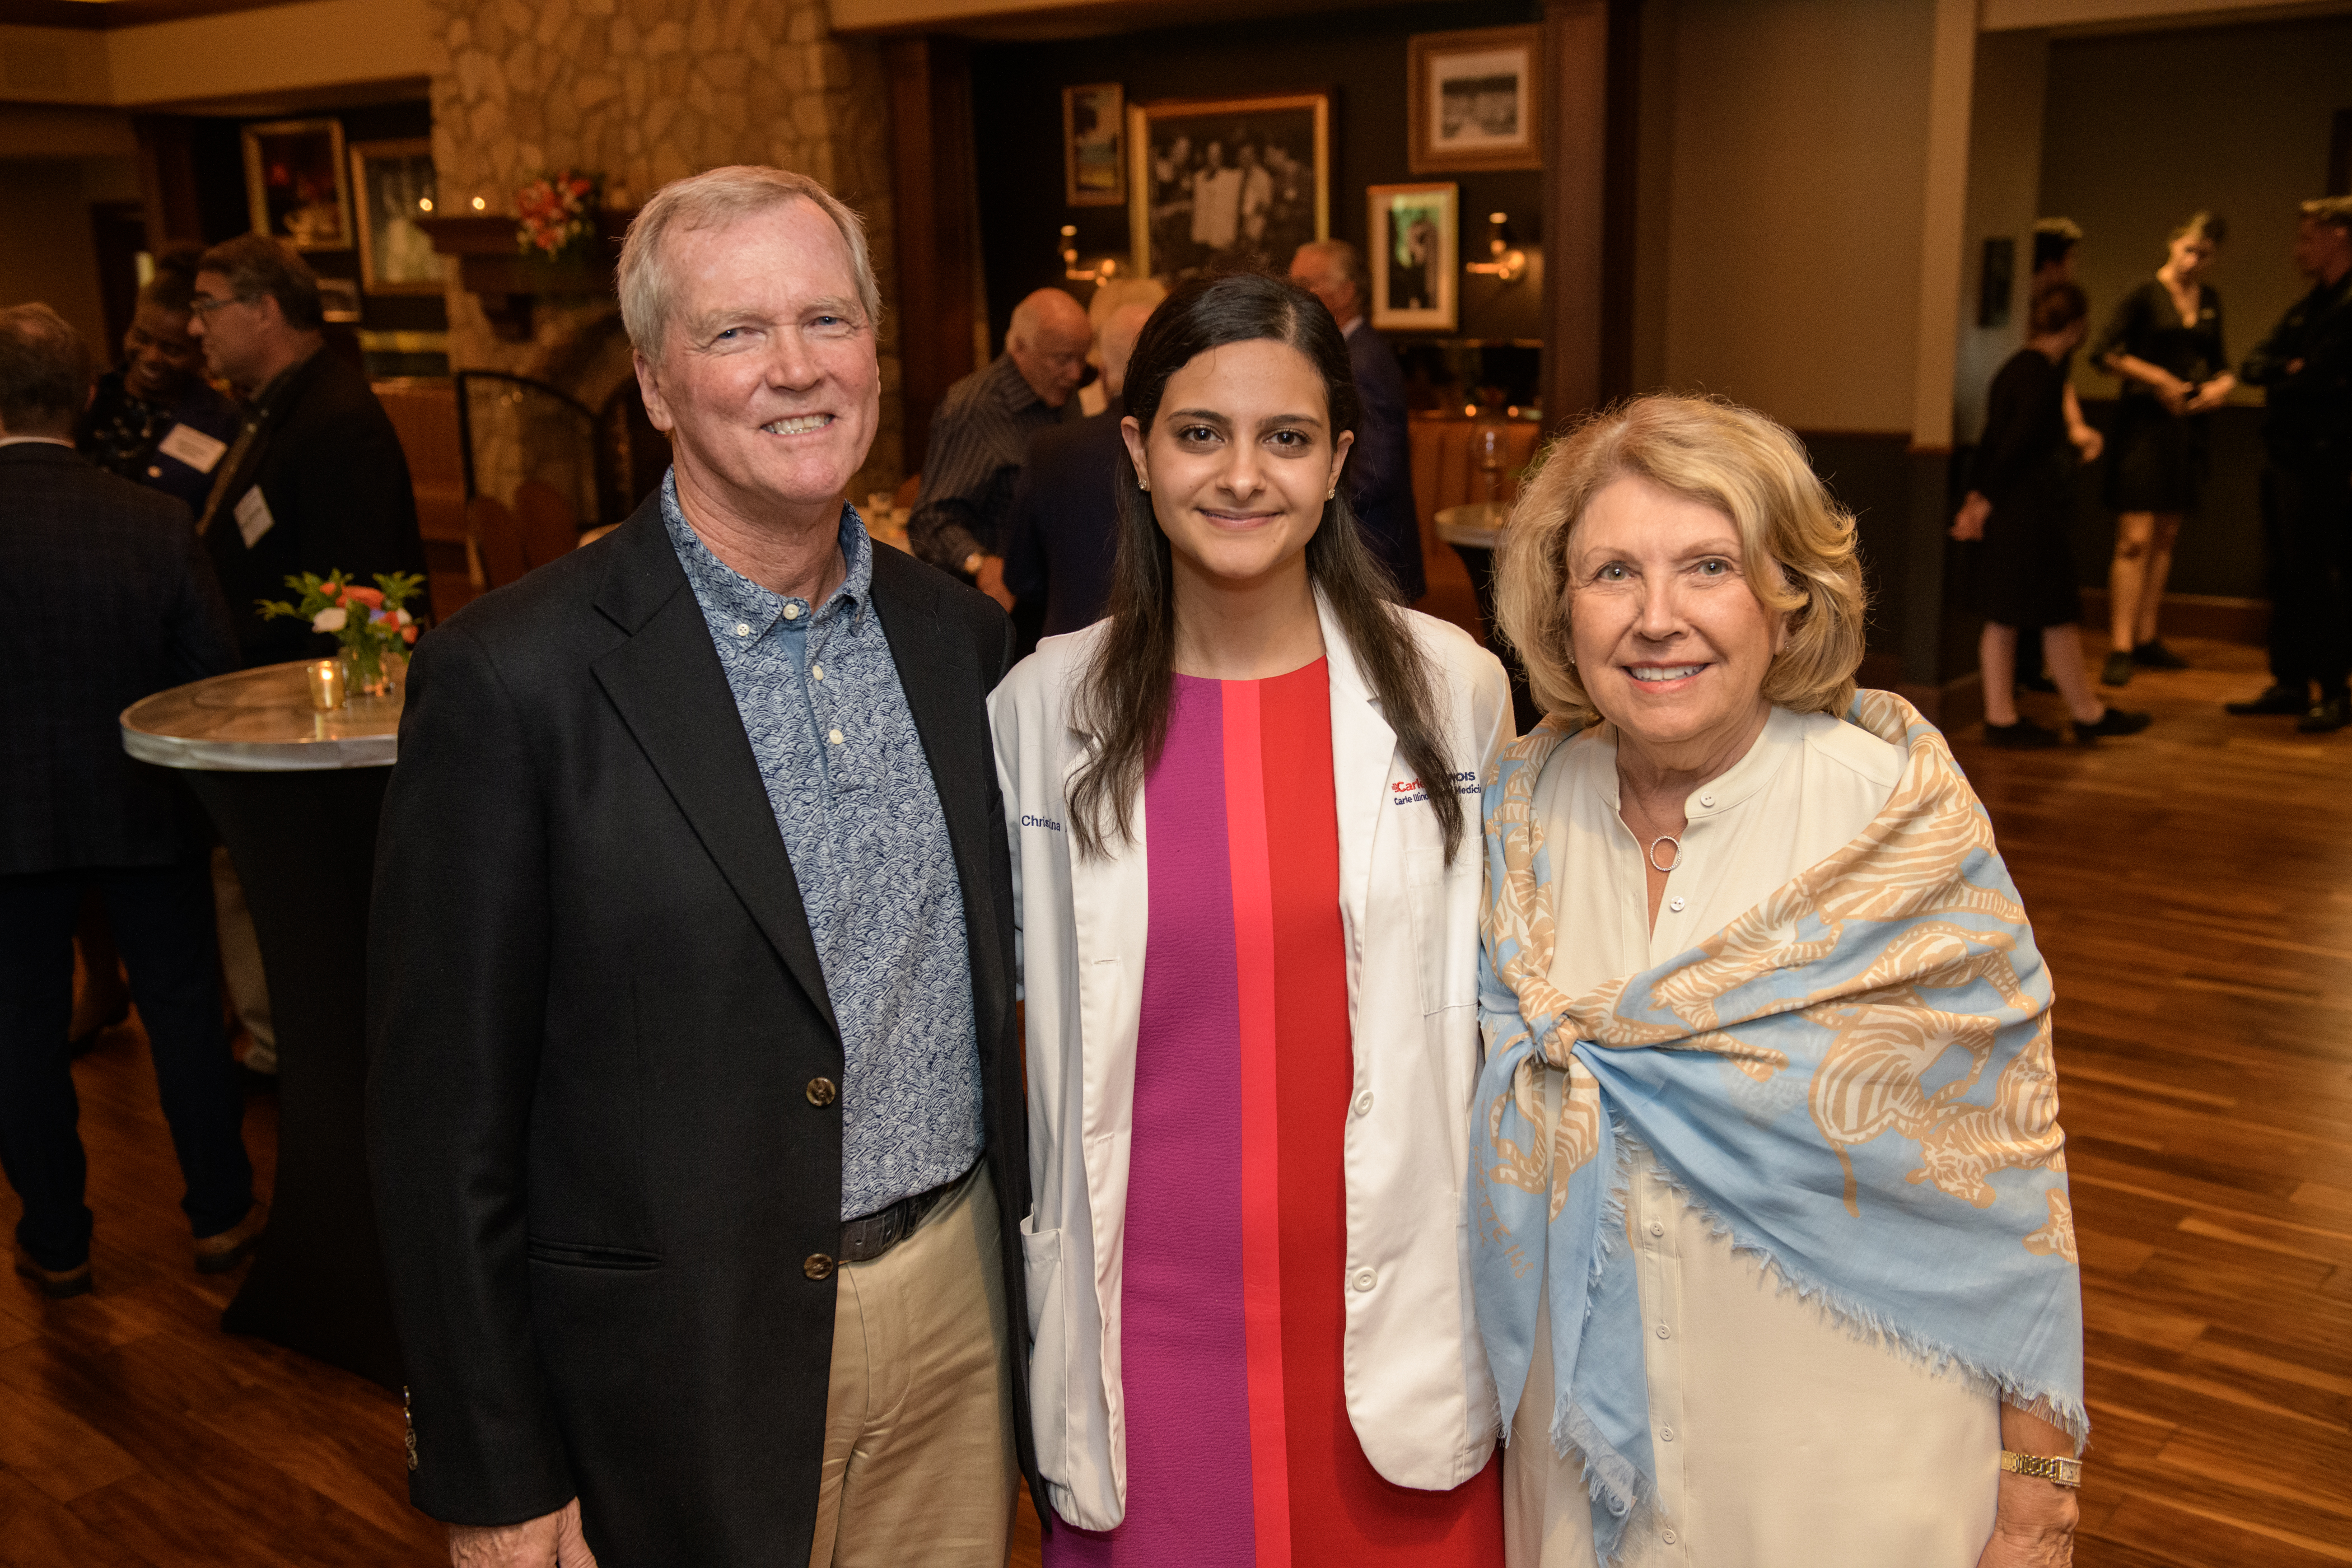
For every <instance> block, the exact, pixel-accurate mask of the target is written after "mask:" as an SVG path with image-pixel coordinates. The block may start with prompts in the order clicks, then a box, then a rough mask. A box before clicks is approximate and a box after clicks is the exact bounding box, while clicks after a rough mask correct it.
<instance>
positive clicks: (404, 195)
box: [352, 137, 441, 294]
mask: <svg viewBox="0 0 2352 1568" xmlns="http://www.w3.org/2000/svg"><path fill="white" fill-rule="evenodd" d="M352 197H353V201H354V205H356V206H357V207H358V208H359V231H360V281H361V283H362V284H363V285H365V286H366V289H367V291H368V292H369V293H371V294H438V293H439V292H441V258H440V257H438V256H436V255H435V254H434V251H433V242H432V240H430V239H428V238H426V237H425V231H424V230H423V229H422V228H419V227H418V226H417V225H416V220H417V219H418V218H421V217H430V216H433V213H434V210H435V206H436V202H437V201H438V199H439V188H438V186H437V185H436V183H435V181H434V176H433V143H432V142H430V141H428V140H426V139H425V138H423V137H418V138H416V139H415V140H414V141H405V142H352Z"/></svg>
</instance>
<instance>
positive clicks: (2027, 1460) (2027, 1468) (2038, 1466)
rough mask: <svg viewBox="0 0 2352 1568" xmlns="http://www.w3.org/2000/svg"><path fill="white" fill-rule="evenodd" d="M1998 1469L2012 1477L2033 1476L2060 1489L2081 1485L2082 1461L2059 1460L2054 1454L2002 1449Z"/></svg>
mask: <svg viewBox="0 0 2352 1568" xmlns="http://www.w3.org/2000/svg"><path fill="white" fill-rule="evenodd" d="M2000 1468H2002V1469H2004V1470H2007V1471H2008V1472H2009V1473H2010V1474H2011V1475H2014V1476H2034V1477H2037V1478H2039V1479H2042V1480H2045V1481H2050V1482H2053V1483H2054V1484H2056V1485H2058V1486H2062V1487H2079V1486H2081V1485H2082V1484H2083V1461H2082V1460H2080V1459H2064V1458H2059V1457H2058V1456H2057V1455H2055V1454H2021V1453H2019V1452H2017V1451H2016V1450H2015V1449H2013V1448H2003V1449H2002V1450H2001V1451H2000Z"/></svg>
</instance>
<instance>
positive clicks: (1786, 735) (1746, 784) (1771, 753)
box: [1601, 703, 1805, 824]
mask: <svg viewBox="0 0 2352 1568" xmlns="http://www.w3.org/2000/svg"><path fill="white" fill-rule="evenodd" d="M1602 734H1603V735H1604V736H1605V737H1606V739H1607V741H1608V743H1609V757H1608V771H1607V772H1606V773H1604V774H1603V775H1602V784H1601V788H1602V790H1603V792H1604V793H1605V794H1606V795H1607V797H1608V800H1609V809H1610V810H1612V811H1616V810H1619V809H1621V808H1622V806H1623V805H1624V797H1623V795H1622V794H1621V793H1620V792H1619V780H1618V777H1617V747H1618V746H1619V745H1620V744H1622V736H1621V733H1620V731H1618V728H1617V726H1616V725H1614V724H1610V725H1607V726H1605V727H1604V729H1603V731H1602ZM1804 743H1805V721H1804V720H1803V719H1801V718H1800V717H1799V716H1798V715H1796V714H1794V713H1791V712H1790V711H1789V710H1787V709H1785V708H1782V707H1780V705H1779V704H1778V703H1775V704H1774V705H1773V707H1772V710H1771V711H1770V712H1769V713H1768V714H1766V715H1765V717H1764V728H1763V729H1762V730H1761V731H1759V732H1758V733H1757V736H1756V739H1755V740H1754V741H1753V742H1750V743H1749V745H1748V751H1747V752H1746V753H1745V754H1744V755H1743V756H1741V757H1740V759H1739V760H1738V762H1736V763H1732V764H1731V766H1729V767H1728V768H1726V769H1725V770H1724V771H1723V772H1722V773H1717V775H1716V776H1715V777H1713V778H1711V779H1709V780H1707V781H1706V783H1705V784H1701V785H1699V786H1698V788H1696V789H1695V790H1693V791H1691V792H1690V794H1689V795H1688V796H1687V797H1686V798H1685V800H1684V802H1683V817H1684V820H1685V821H1686V822H1690V823H1693V824H1696V823H1698V822H1700V821H1702V820H1704V819H1705V818H1706V817H1710V816H1722V815H1723V814H1724V813H1726V812H1727V811H1730V810H1733V809H1734V808H1736V807H1738V806H1740V805H1745V804H1747V801H1748V797H1749V796H1750V795H1754V794H1755V793H1756V792H1757V791H1758V790H1759V789H1762V788H1763V787H1764V786H1765V785H1766V784H1770V783H1771V782H1772V780H1773V778H1774V777H1775V776H1776V775H1777V774H1778V773H1780V769H1781V768H1782V767H1783V766H1785V765H1786V764H1787V763H1788V761H1789V759H1790V756H1791V755H1793V754H1794V753H1795V752H1797V751H1798V750H1800V749H1801V748H1802V747H1803V745H1804Z"/></svg>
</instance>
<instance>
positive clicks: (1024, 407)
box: [988, 352, 1058, 414]
mask: <svg viewBox="0 0 2352 1568" xmlns="http://www.w3.org/2000/svg"><path fill="white" fill-rule="evenodd" d="M988 374H989V377H990V379H991V380H992V381H994V382H995V384H996V385H995V388H994V390H995V393H996V400H997V402H999V403H1001V404H1003V405H1004V411H1005V412H1006V413H1007V414H1025V413H1027V412H1028V411H1029V410H1030V409H1031V408H1033V407H1034V408H1042V409H1045V411H1046V412H1047V413H1049V414H1050V413H1055V412H1058V410H1055V409H1054V408H1052V407H1050V406H1048V405H1047V404H1046V402H1045V399H1044V398H1042V397H1040V396H1038V395H1037V389H1036V388H1035V387H1034V386H1032V385H1030V384H1029V378H1028V377H1027V376H1025V375H1024V374H1021V367H1020V366H1019V365H1017V364H1015V363H1013V355H1012V353H1010V352H1007V353H1001V354H999V355H997V356H996V363H994V364H992V365H991V366H989V367H988Z"/></svg>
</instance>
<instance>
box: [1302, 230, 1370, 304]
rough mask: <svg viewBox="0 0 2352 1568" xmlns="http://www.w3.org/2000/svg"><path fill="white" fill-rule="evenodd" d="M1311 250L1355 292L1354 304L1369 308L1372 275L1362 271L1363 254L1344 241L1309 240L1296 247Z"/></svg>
mask: <svg viewBox="0 0 2352 1568" xmlns="http://www.w3.org/2000/svg"><path fill="white" fill-rule="evenodd" d="M1298 248H1299V249H1301V250H1311V251H1313V252H1314V253H1315V254H1316V255H1318V256H1320V257H1322V258H1325V259H1326V260H1328V261H1329V262H1330V263H1331V265H1332V267H1333V268H1336V269H1337V270H1338V271H1339V276H1340V277H1342V278H1344V279H1347V280H1348V282H1349V284H1350V285H1351V286H1353V287H1354V289H1355V290H1356V303H1358V304H1359V305H1366V306H1369V305H1370V303H1371V300H1372V275H1371V274H1370V272H1367V271H1366V270H1364V253H1363V252H1362V251H1360V250H1358V249H1357V248H1356V247H1354V246H1353V245H1350V244H1349V243H1348V241H1346V240H1344V239H1310V240H1308V241H1307V243H1306V244H1305V245H1302V246H1300V247H1298Z"/></svg>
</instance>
